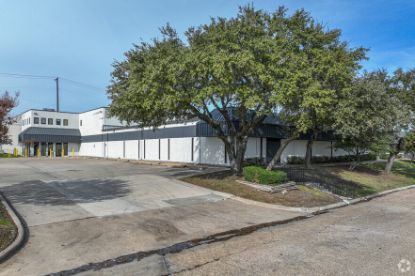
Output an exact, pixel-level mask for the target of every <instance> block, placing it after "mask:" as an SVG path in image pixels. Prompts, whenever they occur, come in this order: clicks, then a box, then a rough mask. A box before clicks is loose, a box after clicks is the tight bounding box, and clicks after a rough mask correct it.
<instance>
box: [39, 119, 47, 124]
mask: <svg viewBox="0 0 415 276" xmlns="http://www.w3.org/2000/svg"><path fill="white" fill-rule="evenodd" d="M46 123H47V120H46V117H41V118H40V124H41V125H46Z"/></svg>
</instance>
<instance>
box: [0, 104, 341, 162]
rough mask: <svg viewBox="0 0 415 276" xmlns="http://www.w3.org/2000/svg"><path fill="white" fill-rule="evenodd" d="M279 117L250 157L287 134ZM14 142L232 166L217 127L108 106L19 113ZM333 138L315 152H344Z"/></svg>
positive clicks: (262, 155)
mask: <svg viewBox="0 0 415 276" xmlns="http://www.w3.org/2000/svg"><path fill="white" fill-rule="evenodd" d="M281 129H282V128H281V126H280V125H279V124H278V122H277V121H275V120H272V118H271V119H267V120H265V121H264V123H263V124H262V125H261V126H260V127H258V129H256V130H255V131H254V132H253V133H252V135H251V137H249V139H248V145H247V149H246V153H245V158H247V159H248V158H249V159H253V158H255V159H259V160H262V161H263V162H267V161H269V160H270V159H271V158H272V156H273V155H274V154H275V152H276V151H277V149H278V147H279V145H280V143H281V141H282V140H284V139H285V138H286V137H285V136H284V133H283V131H282V130H281ZM9 134H10V135H11V138H12V140H13V144H12V145H2V148H1V149H0V151H3V152H6V153H7V152H10V153H11V152H12V150H13V149H15V148H17V151H18V153H19V154H20V155H27V156H54V157H56V156H58V157H60V156H91V157H103V158H120V159H132V160H152V161H166V162H168V161H171V162H183V163H195V164H212V165H229V158H228V156H227V153H226V148H225V145H224V143H223V142H222V141H221V140H220V139H219V138H217V137H216V135H215V132H214V131H213V129H212V128H211V127H210V126H209V125H207V124H206V123H205V122H202V121H199V120H193V121H186V122H176V123H171V124H167V125H163V126H160V127H158V128H155V129H154V128H139V127H137V126H127V125H126V124H123V123H122V122H120V121H119V120H118V119H117V118H114V117H110V116H108V110H107V108H105V107H101V108H97V109H93V110H89V111H86V112H82V113H70V112H55V111H52V110H29V111H27V112H24V113H22V114H21V115H19V116H17V117H16V123H15V124H13V125H12V126H11V127H10V131H9ZM305 151H306V141H305V140H296V141H294V142H292V143H290V144H289V145H288V147H287V148H286V149H285V150H284V152H283V155H282V158H281V160H282V162H286V161H287V159H288V158H289V157H290V156H298V157H304V155H305ZM344 154H346V153H345V152H343V151H341V150H336V149H335V148H334V147H333V142H332V141H330V140H329V139H321V140H319V141H315V142H314V143H313V155H314V156H339V155H344Z"/></svg>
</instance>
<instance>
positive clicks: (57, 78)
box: [55, 77, 59, 112]
mask: <svg viewBox="0 0 415 276" xmlns="http://www.w3.org/2000/svg"><path fill="white" fill-rule="evenodd" d="M55 81H56V112H59V77H56V79H55Z"/></svg>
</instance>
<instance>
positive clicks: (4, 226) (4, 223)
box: [0, 202, 17, 251]
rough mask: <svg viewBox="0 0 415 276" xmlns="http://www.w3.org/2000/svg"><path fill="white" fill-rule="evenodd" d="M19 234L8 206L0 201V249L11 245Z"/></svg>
mask: <svg viewBox="0 0 415 276" xmlns="http://www.w3.org/2000/svg"><path fill="white" fill-rule="evenodd" d="M16 236H17V228H16V225H14V223H13V220H12V218H11V217H10V215H9V214H8V213H7V211H6V208H4V206H3V204H2V203H1V202H0V251H1V250H3V249H5V248H6V247H7V246H8V245H10V244H11V243H12V242H13V241H14V239H15V238H16Z"/></svg>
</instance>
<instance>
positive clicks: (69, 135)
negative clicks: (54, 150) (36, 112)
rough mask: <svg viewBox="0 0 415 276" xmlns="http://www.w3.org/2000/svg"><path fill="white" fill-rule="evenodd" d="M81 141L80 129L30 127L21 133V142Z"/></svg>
mask: <svg viewBox="0 0 415 276" xmlns="http://www.w3.org/2000/svg"><path fill="white" fill-rule="evenodd" d="M26 141H36V142H52V143H80V142H81V132H80V131H79V129H65V128H46V127H45V128H43V127H30V128H28V129H26V130H24V131H23V132H21V133H20V134H19V142H26Z"/></svg>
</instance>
